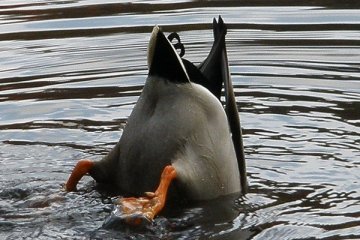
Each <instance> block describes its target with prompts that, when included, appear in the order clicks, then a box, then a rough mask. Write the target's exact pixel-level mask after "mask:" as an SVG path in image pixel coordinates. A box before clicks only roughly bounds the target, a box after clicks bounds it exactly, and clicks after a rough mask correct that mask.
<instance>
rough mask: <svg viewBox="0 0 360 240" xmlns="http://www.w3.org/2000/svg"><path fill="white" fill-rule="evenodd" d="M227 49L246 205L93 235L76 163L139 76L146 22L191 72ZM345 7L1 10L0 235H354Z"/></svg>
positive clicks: (352, 115) (358, 146)
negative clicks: (73, 187)
mask: <svg viewBox="0 0 360 240" xmlns="http://www.w3.org/2000/svg"><path fill="white" fill-rule="evenodd" d="M219 14H221V15H222V16H223V18H224V20H225V21H226V22H227V23H228V25H229V31H228V36H227V40H228V42H227V44H228V51H229V60H230V64H231V72H232V79H233V82H234V87H235V89H234V90H235V93H236V99H237V103H238V106H239V109H240V114H241V119H242V122H243V123H242V126H243V128H244V142H245V151H246V156H247V165H248V176H249V185H250V193H249V194H248V195H247V196H246V197H245V198H241V199H236V198H235V200H234V198H233V197H230V199H219V200H217V201H213V202H207V203H198V204H195V205H192V206H188V207H186V208H176V207H173V208H171V209H168V210H167V211H165V212H164V213H163V215H162V216H160V217H159V218H157V219H156V221H155V223H154V225H153V226H151V227H149V228H148V229H145V230H141V231H140V230H139V231H138V230H134V229H105V228H102V224H103V221H104V219H106V217H107V216H108V215H109V212H110V210H111V197H110V196H108V195H107V194H105V193H103V192H101V191H98V190H97V189H96V188H95V187H94V182H93V181H92V180H91V179H90V178H86V179H85V180H84V181H82V183H81V185H80V187H79V188H80V191H79V192H76V193H68V194H65V193H64V192H62V191H61V187H62V184H63V183H64V181H65V180H66V179H67V177H68V174H69V173H70V171H71V169H72V167H73V165H74V164H75V163H76V161H77V160H78V159H81V158H91V159H95V160H96V159H100V158H101V156H102V155H103V154H105V153H106V152H107V151H108V150H109V149H111V147H112V146H113V145H114V144H115V143H116V142H117V141H118V139H119V137H120V136H121V133H122V130H123V128H124V126H125V125H126V119H127V117H128V116H129V114H130V112H131V110H132V108H133V106H134V104H135V102H136V101H137V98H138V96H139V94H140V92H141V89H142V86H143V84H144V81H145V78H146V75H147V66H146V47H147V42H148V39H149V36H150V32H151V29H152V27H153V25H155V24H160V25H162V26H164V29H165V31H179V33H180V35H181V36H182V41H183V42H184V44H185V47H186V58H188V59H190V60H192V61H194V62H197V63H198V62H200V61H202V59H203V58H204V57H205V56H206V55H207V53H208V51H209V49H210V47H211V43H212V31H211V29H210V28H211V24H210V23H211V21H212V18H213V17H216V16H217V15H219ZM359 16H360V10H359V4H358V3H351V4H347V3H344V2H338V3H337V4H335V3H331V1H311V3H301V4H298V3H292V2H291V3H288V2H285V1H243V2H241V3H239V2H238V1H229V2H223V1H210V2H206V3H204V2H203V1H190V2H186V1H177V2H175V3H174V2H173V1H151V2H150V1H132V3H125V2H123V3H118V2H117V1H110V0H107V1H104V2H102V1H98V0H82V1H60V2H59V1H49V0H42V1H34V2H31V3H29V2H26V1H7V0H5V1H2V2H1V3H0V54H1V58H0V165H1V168H0V186H1V188H0V238H1V239H20V238H26V237H28V238H36V239H48V238H74V239H83V238H89V237H90V238H91V237H93V238H98V239H101V238H103V239H105V238H117V239H122V238H134V239H138V238H145V239H157V238H165V239H199V238H205V239H207V238H212V239H248V238H252V239H306V238H312V239H314V238H317V239H358V238H360V228H359V226H360V220H359V217H360V200H359V199H360V193H359V179H360V174H359V166H360V162H359V159H360V142H359V132H360V120H359V119H360V62H359V55H360V47H359V46H360V31H359V29H360V28H359V26H360V17H359Z"/></svg>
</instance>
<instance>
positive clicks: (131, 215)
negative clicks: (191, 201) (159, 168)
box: [115, 165, 176, 226]
mask: <svg viewBox="0 0 360 240" xmlns="http://www.w3.org/2000/svg"><path fill="white" fill-rule="evenodd" d="M175 177H176V171H175V168H174V167H173V166H171V165H168V166H166V167H165V168H164V170H163V172H162V174H161V180H160V184H159V186H158V188H157V190H156V191H155V192H146V193H145V196H144V197H139V198H134V197H129V198H120V199H119V200H118V201H117V202H116V204H117V205H118V206H116V210H115V211H116V212H117V213H115V214H116V215H120V218H121V219H123V220H124V221H125V222H126V223H128V224H130V225H135V226H139V225H141V224H144V223H146V222H148V223H149V222H152V221H153V219H154V218H155V216H156V215H157V214H158V213H159V212H160V211H161V210H162V209H163V208H164V206H165V202H166V197H167V193H168V189H169V186H170V183H171V182H172V180H173V179H174V178H175Z"/></svg>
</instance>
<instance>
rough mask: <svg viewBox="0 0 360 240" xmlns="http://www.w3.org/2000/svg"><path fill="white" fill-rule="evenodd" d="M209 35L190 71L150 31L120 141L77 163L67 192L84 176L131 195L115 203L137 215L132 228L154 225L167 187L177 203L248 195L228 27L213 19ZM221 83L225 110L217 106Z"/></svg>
mask: <svg viewBox="0 0 360 240" xmlns="http://www.w3.org/2000/svg"><path fill="white" fill-rule="evenodd" d="M213 32H214V39H215V40H214V44H213V46H212V49H211V51H210V53H209V55H208V57H207V58H206V59H205V60H204V62H202V63H201V64H200V65H199V66H195V65H194V64H192V63H191V62H190V61H188V60H186V59H182V58H181V57H180V56H179V54H178V53H177V51H176V49H175V48H174V46H173V45H172V43H171V42H170V41H169V39H168V38H166V37H165V35H164V34H163V32H162V31H161V30H160V28H159V27H158V26H155V27H154V29H153V31H152V34H151V39H150V42H149V47H148V67H149V72H148V77H147V79H146V82H145V85H144V88H143V90H142V93H141V95H140V97H139V99H138V101H137V103H136V105H135V107H134V109H133V111H132V113H131V115H130V116H129V118H128V121H127V125H126V127H125V129H124V131H123V134H122V136H121V138H120V140H119V142H118V143H117V144H116V146H115V147H114V148H113V149H112V150H111V151H110V152H109V153H108V154H107V155H106V156H105V157H104V158H103V159H102V160H100V161H96V162H94V161H91V160H80V161H79V162H78V163H77V165H76V166H75V168H74V170H73V172H72V174H71V176H70V177H69V179H68V181H67V183H66V184H65V190H66V191H75V190H76V185H77V183H78V182H79V180H80V179H81V178H82V177H83V176H84V175H85V174H90V176H92V177H93V178H94V179H95V180H96V181H97V182H99V183H106V184H110V185H112V186H114V187H115V188H116V189H117V190H118V191H119V192H121V193H122V194H123V195H127V196H134V197H124V198H120V199H119V200H118V201H117V205H118V209H120V210H121V211H122V213H123V214H125V215H126V216H134V214H135V216H136V217H135V218H134V217H132V218H131V219H130V218H129V219H128V222H129V223H132V224H139V223H140V222H142V221H143V220H144V219H145V220H147V221H152V220H153V219H154V217H155V216H156V215H158V213H159V212H160V211H161V210H162V209H163V208H164V206H165V204H166V200H167V195H168V193H169V189H170V190H171V189H173V190H172V191H170V192H172V193H173V195H176V197H177V198H184V199H190V200H210V199H215V198H217V197H220V196H225V195H229V194H233V193H243V194H244V193H246V190H247V181H246V170H245V158H244V150H243V142H242V135H241V127H240V121H239V115H238V110H237V107H236V102H235V97H234V92H233V88H232V83H231V79H230V73H229V66H228V59H227V53H226V46H225V35H226V33H227V28H226V25H225V24H224V22H223V20H222V18H221V17H219V20H218V21H216V19H214V21H213ZM175 37H176V38H177V39H178V40H179V43H180V39H179V38H178V37H177V36H175ZM182 50H183V49H182ZM181 55H183V53H182V54H181ZM223 85H224V92H225V101H224V102H225V107H224V106H223V105H222V102H221V101H220V97H221V91H222V86H223ZM154 190H155V191H154ZM171 199H172V198H170V199H168V200H171Z"/></svg>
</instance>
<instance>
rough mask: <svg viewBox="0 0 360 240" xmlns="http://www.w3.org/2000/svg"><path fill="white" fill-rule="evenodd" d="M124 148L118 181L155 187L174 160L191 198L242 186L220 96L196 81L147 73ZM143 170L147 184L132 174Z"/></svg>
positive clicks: (221, 192) (223, 193)
mask: <svg viewBox="0 0 360 240" xmlns="http://www.w3.org/2000/svg"><path fill="white" fill-rule="evenodd" d="M120 148H121V151H120V152H121V160H122V162H121V163H120V166H121V169H122V171H121V172H122V173H121V174H119V177H120V179H119V183H120V184H122V185H123V188H129V190H131V188H134V187H135V186H137V188H138V189H140V191H151V190H152V189H151V188H153V187H154V186H155V185H156V184H157V183H158V181H159V177H160V173H161V170H162V168H163V167H164V166H165V165H168V164H172V165H173V166H174V167H175V169H176V171H177V181H178V183H179V186H180V187H181V188H182V189H183V190H185V191H186V192H187V194H188V196H189V197H190V198H192V199H198V200H200V199H211V198H216V197H218V196H221V195H226V194H230V193H234V192H239V191H240V178H239V171H238V165H237V160H236V156H235V151H234V147H233V143H232V140H231V136H230V132H229V127H228V121H227V117H226V114H225V111H224V110H223V107H222V105H221V103H220V102H219V101H218V100H217V99H216V97H214V96H213V95H212V94H211V93H210V92H209V91H208V90H207V89H205V88H204V87H202V86H200V85H198V84H190V83H189V84H174V83H170V82H165V81H159V80H158V79H148V82H147V83H146V85H145V88H144V90H143V94H142V96H141V98H140V99H139V101H138V103H137V105H136V107H135V109H134V110H133V113H132V114H131V116H130V118H129V122H128V125H127V126H126V128H125V131H124V133H123V136H122V139H121V146H120ZM134 171H136V174H134ZM139 174H141V175H142V179H143V181H144V186H139V180H138V178H135V177H133V176H139ZM156 176H157V177H156ZM125 182H126V183H125ZM148 188H149V189H148Z"/></svg>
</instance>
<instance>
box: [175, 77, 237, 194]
mask: <svg viewBox="0 0 360 240" xmlns="http://www.w3.org/2000/svg"><path fill="white" fill-rule="evenodd" d="M193 87H194V88H195V89H194V90H195V92H196V93H197V94H198V97H199V98H200V102H199V104H201V105H202V108H203V109H204V112H198V114H197V115H196V118H197V119H196V120H195V123H194V124H193V126H192V128H193V129H194V131H192V134H191V135H190V136H189V137H188V141H187V142H186V144H185V146H184V148H183V149H181V151H179V153H178V155H177V156H176V158H175V159H173V161H172V165H173V166H174V167H175V169H176V172H177V175H178V180H179V181H180V182H181V184H183V185H184V189H185V190H186V191H188V194H189V195H190V196H191V197H192V198H193V199H199V200H200V199H212V198H216V197H218V196H221V195H226V194H231V193H235V192H240V177H239V171H238V164H237V160H236V155H235V150H234V146H233V143H232V140H231V136H230V131H229V127H228V121H227V117H226V114H225V112H224V110H223V107H222V106H221V104H220V103H219V101H218V100H217V99H216V98H215V97H213V96H212V95H209V94H210V93H209V92H208V90H207V89H205V88H203V87H202V86H200V85H195V84H194V85H193Z"/></svg>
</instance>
